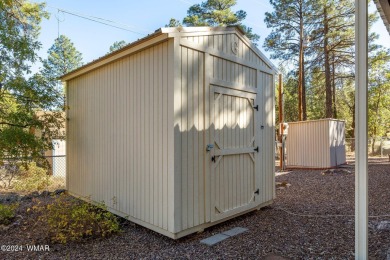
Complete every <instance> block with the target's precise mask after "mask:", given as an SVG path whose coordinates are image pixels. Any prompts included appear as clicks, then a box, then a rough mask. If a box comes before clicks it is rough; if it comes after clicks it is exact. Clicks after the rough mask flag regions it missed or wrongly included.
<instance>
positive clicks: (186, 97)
mask: <svg viewBox="0 0 390 260" xmlns="http://www.w3.org/2000/svg"><path fill="white" fill-rule="evenodd" d="M179 51H180V53H181V89H180V92H181V93H180V102H181V110H180V113H181V116H180V121H179V122H178V124H179V129H180V136H179V138H180V140H176V141H178V142H180V147H178V149H180V151H181V152H180V153H178V154H179V156H180V157H179V158H175V162H177V163H180V165H181V169H180V172H178V173H176V174H180V175H181V183H182V193H181V196H182V197H181V202H182V203H181V213H182V214H181V230H184V229H187V228H191V227H194V226H197V225H200V224H203V223H205V188H204V182H205V179H204V177H205V172H204V156H205V154H204V151H205V147H204V122H205V110H204V106H205V104H204V54H203V53H201V52H198V51H195V50H191V49H188V48H185V47H180V50H179ZM178 161H180V162H178Z"/></svg>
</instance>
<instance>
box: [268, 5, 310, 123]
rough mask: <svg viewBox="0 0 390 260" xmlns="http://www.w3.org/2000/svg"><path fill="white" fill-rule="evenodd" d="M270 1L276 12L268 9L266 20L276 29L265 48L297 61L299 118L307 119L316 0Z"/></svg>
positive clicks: (275, 56) (282, 57) (281, 58)
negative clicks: (308, 57)
mask: <svg viewBox="0 0 390 260" xmlns="http://www.w3.org/2000/svg"><path fill="white" fill-rule="evenodd" d="M270 3H271V5H272V6H273V8H274V11H273V12H272V13H269V12H267V13H266V14H265V16H266V18H265V20H264V21H265V23H266V25H267V27H268V28H272V32H271V34H270V35H268V37H267V38H266V39H265V42H264V48H265V49H266V50H267V51H270V52H271V53H272V54H271V58H272V59H280V60H282V61H294V63H295V64H297V67H298V70H297V74H298V111H299V120H306V119H307V112H306V86H305V85H306V84H305V83H306V81H305V80H306V73H305V48H306V47H307V35H308V34H309V32H310V27H311V26H310V23H311V15H310V14H311V6H312V1H311V0H270ZM295 64H294V65H295Z"/></svg>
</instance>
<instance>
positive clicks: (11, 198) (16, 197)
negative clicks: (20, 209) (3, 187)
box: [5, 193, 21, 203]
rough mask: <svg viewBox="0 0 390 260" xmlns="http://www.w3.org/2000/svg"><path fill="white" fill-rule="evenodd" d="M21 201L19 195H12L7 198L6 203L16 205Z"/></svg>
mask: <svg viewBox="0 0 390 260" xmlns="http://www.w3.org/2000/svg"><path fill="white" fill-rule="evenodd" d="M20 199H21V198H20V196H19V195H18V194H14V193H11V194H8V195H7V196H6V197H5V202H9V203H14V202H18V201H20Z"/></svg>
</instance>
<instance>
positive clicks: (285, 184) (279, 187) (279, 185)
mask: <svg viewBox="0 0 390 260" xmlns="http://www.w3.org/2000/svg"><path fill="white" fill-rule="evenodd" d="M275 186H276V189H277V190H284V189H285V188H289V187H290V186H291V184H290V183H288V182H286V181H284V182H276V183H275Z"/></svg>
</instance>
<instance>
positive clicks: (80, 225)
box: [36, 195, 120, 244]
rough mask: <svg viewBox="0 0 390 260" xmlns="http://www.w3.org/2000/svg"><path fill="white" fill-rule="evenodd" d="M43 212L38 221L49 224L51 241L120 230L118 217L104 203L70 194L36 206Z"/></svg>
mask: <svg viewBox="0 0 390 260" xmlns="http://www.w3.org/2000/svg"><path fill="white" fill-rule="evenodd" d="M36 208H38V210H39V211H41V212H42V215H41V217H40V218H39V221H40V222H42V224H45V225H47V226H48V229H49V230H48V236H49V238H50V240H51V241H52V242H57V243H62V244H64V243H67V242H69V241H80V240H81V239H83V238H87V237H106V236H108V235H111V234H113V233H117V232H119V231H120V226H119V222H118V220H117V217H116V216H115V215H113V214H112V213H110V212H108V211H107V210H106V209H107V208H106V206H105V205H104V204H103V203H101V204H99V205H97V206H94V205H92V204H90V203H86V202H83V201H80V200H77V199H74V198H72V197H69V196H67V195H60V196H59V197H58V198H56V199H55V200H54V202H53V203H51V204H49V205H46V206H44V207H40V206H37V207H36Z"/></svg>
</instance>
